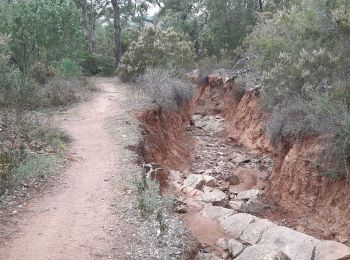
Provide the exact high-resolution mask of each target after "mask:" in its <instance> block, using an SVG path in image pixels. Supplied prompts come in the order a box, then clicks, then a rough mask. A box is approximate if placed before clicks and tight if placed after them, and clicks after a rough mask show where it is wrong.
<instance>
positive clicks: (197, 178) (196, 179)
mask: <svg viewBox="0 0 350 260" xmlns="http://www.w3.org/2000/svg"><path fill="white" fill-rule="evenodd" d="M204 185H205V180H204V178H203V176H202V175H199V174H190V175H189V176H188V177H187V178H186V180H185V181H184V184H183V187H184V188H185V187H191V188H194V189H197V190H200V189H202V188H203V186H204Z"/></svg>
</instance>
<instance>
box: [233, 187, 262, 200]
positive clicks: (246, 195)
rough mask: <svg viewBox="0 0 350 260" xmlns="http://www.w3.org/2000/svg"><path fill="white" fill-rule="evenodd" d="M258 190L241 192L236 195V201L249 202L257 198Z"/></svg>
mask: <svg viewBox="0 0 350 260" xmlns="http://www.w3.org/2000/svg"><path fill="white" fill-rule="evenodd" d="M259 193H260V190H256V189H252V190H246V191H241V192H239V193H238V194H237V199H239V200H250V199H255V198H257V197H258V195H259Z"/></svg>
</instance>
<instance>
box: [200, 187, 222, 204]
mask: <svg viewBox="0 0 350 260" xmlns="http://www.w3.org/2000/svg"><path fill="white" fill-rule="evenodd" d="M225 199H227V195H226V194H225V193H224V192H223V191H221V190H219V189H215V188H211V187H207V186H204V188H203V194H202V196H201V201H203V202H220V201H223V200H225Z"/></svg>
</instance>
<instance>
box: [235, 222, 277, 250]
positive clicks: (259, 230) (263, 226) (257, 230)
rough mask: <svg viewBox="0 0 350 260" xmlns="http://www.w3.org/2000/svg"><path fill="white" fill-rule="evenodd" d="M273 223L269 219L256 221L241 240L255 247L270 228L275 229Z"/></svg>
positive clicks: (244, 231) (245, 230) (246, 230)
mask: <svg viewBox="0 0 350 260" xmlns="http://www.w3.org/2000/svg"><path fill="white" fill-rule="evenodd" d="M275 226H276V225H275V224H273V223H272V222H271V221H269V220H267V219H256V220H255V221H254V222H253V223H251V224H249V225H248V226H247V227H246V228H245V229H244V230H243V233H242V235H241V236H240V240H242V241H243V242H246V243H248V244H251V245H254V244H256V243H258V242H259V240H260V239H261V237H262V234H263V233H264V232H265V231H266V230H267V229H269V228H271V227H275Z"/></svg>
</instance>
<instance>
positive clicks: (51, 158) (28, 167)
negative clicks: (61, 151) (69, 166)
mask: <svg viewBox="0 0 350 260" xmlns="http://www.w3.org/2000/svg"><path fill="white" fill-rule="evenodd" d="M61 163H62V161H61V159H59V158H58V157H57V156H55V155H44V154H42V155H41V154H28V155H27V156H26V157H25V159H24V160H23V161H21V162H20V164H19V165H18V168H17V169H16V170H15V172H14V174H13V176H12V177H11V181H10V182H11V183H12V184H15V183H18V182H20V181H24V180H26V179H28V178H32V177H40V176H46V175H50V174H52V173H54V172H55V171H56V170H57V167H58V166H59V165H60V164H61Z"/></svg>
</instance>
